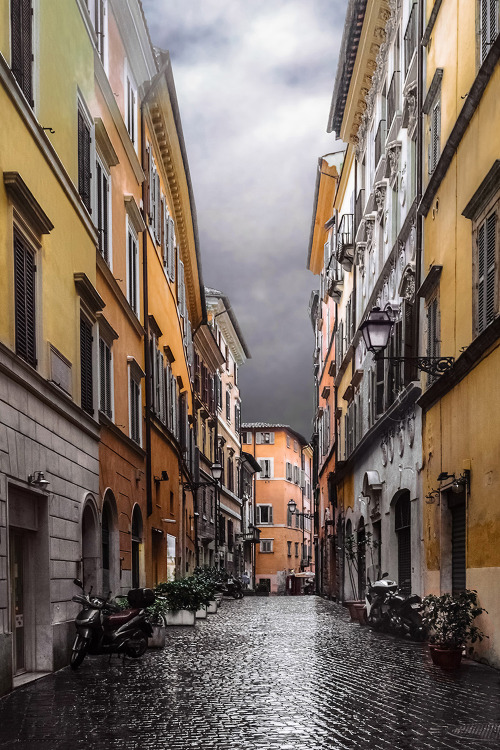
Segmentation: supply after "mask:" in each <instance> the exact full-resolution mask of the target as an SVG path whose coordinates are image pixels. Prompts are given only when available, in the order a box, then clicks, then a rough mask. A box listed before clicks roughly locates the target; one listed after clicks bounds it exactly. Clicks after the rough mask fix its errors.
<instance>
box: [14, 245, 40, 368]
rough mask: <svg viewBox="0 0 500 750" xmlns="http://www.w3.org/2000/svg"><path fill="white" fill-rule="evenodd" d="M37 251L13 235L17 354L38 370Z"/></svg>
mask: <svg viewBox="0 0 500 750" xmlns="http://www.w3.org/2000/svg"><path fill="white" fill-rule="evenodd" d="M35 286H36V265H35V251H34V250H33V248H32V247H30V245H29V244H28V243H27V242H26V241H25V240H24V238H23V237H21V235H20V234H19V233H18V232H14V295H15V327H16V354H17V355H19V357H22V359H24V360H26V362H29V364H30V365H33V367H36V365H37V359H36V292H35Z"/></svg>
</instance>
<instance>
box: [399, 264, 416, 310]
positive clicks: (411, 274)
mask: <svg viewBox="0 0 500 750" xmlns="http://www.w3.org/2000/svg"><path fill="white" fill-rule="evenodd" d="M415 279H416V273H415V263H412V262H410V263H408V264H407V266H406V268H405V269H404V271H403V275H402V277H401V281H400V284H399V289H398V294H399V296H400V297H402V298H403V299H405V300H406V301H407V302H413V300H414V299H415V291H416V290H415Z"/></svg>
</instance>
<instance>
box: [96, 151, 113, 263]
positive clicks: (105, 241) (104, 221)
mask: <svg viewBox="0 0 500 750" xmlns="http://www.w3.org/2000/svg"><path fill="white" fill-rule="evenodd" d="M96 177H97V230H98V232H99V252H100V253H101V255H102V257H103V258H104V260H105V261H106V263H108V264H109V260H110V258H109V176H108V174H107V173H106V170H105V169H104V167H103V166H102V164H101V163H100V162H99V161H97V162H96Z"/></svg>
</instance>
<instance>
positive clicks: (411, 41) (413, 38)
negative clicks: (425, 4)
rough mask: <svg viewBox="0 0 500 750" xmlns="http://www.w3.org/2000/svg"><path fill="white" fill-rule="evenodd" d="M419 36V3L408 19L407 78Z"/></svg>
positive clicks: (406, 37) (405, 44)
mask: <svg viewBox="0 0 500 750" xmlns="http://www.w3.org/2000/svg"><path fill="white" fill-rule="evenodd" d="M417 34H418V25H417V3H414V4H413V6H412V9H411V12H410V18H409V19H408V26H407V27H406V31H405V36H404V52H405V76H406V75H407V73H408V70H409V68H410V63H411V61H412V58H413V54H414V52H415V50H416V49H417Z"/></svg>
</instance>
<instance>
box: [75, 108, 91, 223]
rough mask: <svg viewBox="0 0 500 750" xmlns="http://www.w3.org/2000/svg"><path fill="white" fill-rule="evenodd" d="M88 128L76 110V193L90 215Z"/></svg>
mask: <svg viewBox="0 0 500 750" xmlns="http://www.w3.org/2000/svg"><path fill="white" fill-rule="evenodd" d="M90 143H91V137H90V128H89V125H88V123H87V121H86V120H85V117H84V116H83V113H82V112H81V110H78V192H79V193H80V197H81V199H82V201H83V203H84V205H85V208H86V209H87V211H88V212H89V214H90V213H92V206H91V198H90V179H91V176H92V175H91V169H90Z"/></svg>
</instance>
